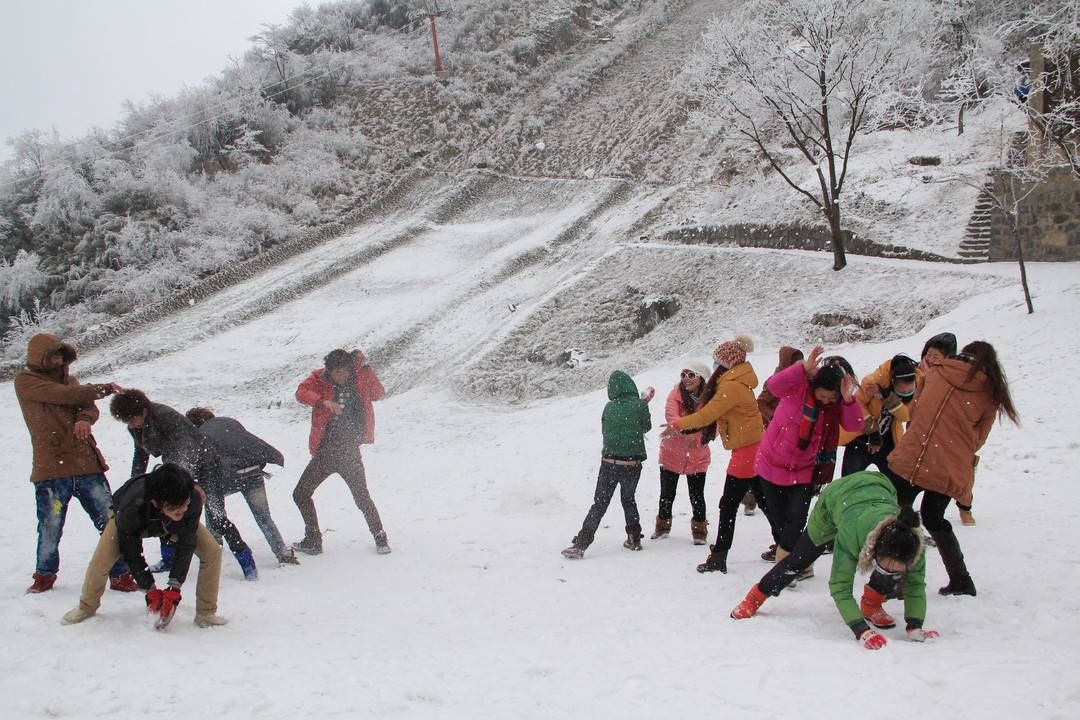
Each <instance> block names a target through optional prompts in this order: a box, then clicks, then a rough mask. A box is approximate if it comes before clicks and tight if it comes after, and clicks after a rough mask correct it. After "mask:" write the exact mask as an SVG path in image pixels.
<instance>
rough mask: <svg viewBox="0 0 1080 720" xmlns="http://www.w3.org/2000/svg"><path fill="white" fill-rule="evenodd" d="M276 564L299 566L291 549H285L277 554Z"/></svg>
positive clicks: (294, 552)
mask: <svg viewBox="0 0 1080 720" xmlns="http://www.w3.org/2000/svg"><path fill="white" fill-rule="evenodd" d="M277 561H278V564H280V565H299V564H300V561H299V560H298V559H297V558H296V551H295V550H293V549H292V548H286V549H284V550H282V551H281V552H280V553H278V556H277Z"/></svg>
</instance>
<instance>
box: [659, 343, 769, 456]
mask: <svg viewBox="0 0 1080 720" xmlns="http://www.w3.org/2000/svg"><path fill="white" fill-rule="evenodd" d="M757 386H758V377H757V373H755V372H754V367H753V366H752V365H751V364H750V363H748V362H744V363H740V364H739V365H736V366H735V367H733V368H731V369H730V370H728V371H727V372H726V373H724V374H723V375H721V376H720V378H719V380H718V381H717V383H716V393H715V394H714V395H713V396H712V398H711V399H710V400H709V402H707V403H705V406H704V407H703V408H701V409H700V410H698V411H697V412H696V413H693V414H692V415H687V416H686V417H684V418H680V419H679V420H678V422H677V423H676V425H677V426H678V427H679V429H680V430H693V429H696V428H701V427H707V426H709V425H711V424H712V423H716V436H717V437H718V438H720V441H721V442H722V443H723V444H724V447H725V448H726V449H728V450H737V449H738V448H741V447H746V446H747V445H753V444H754V443H756V442H758V441H759V440H761V435H762V421H761V411H760V410H758V403H757V400H756V399H755V398H754V388H756V387H757Z"/></svg>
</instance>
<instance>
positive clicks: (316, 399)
mask: <svg viewBox="0 0 1080 720" xmlns="http://www.w3.org/2000/svg"><path fill="white" fill-rule="evenodd" d="M325 374H326V370H325V369H319V370H316V371H315V372H313V373H311V375H308V377H307V379H306V380H304V382H302V383H300V386H299V387H298V388H296V399H297V401H299V402H300V403H301V404H302V405H310V406H311V435H310V436H309V438H308V450H310V451H311V454H312V455H314V454H315V451H316V450H318V449H319V443H321V442H322V439H323V435H324V434H325V433H326V426H327V425H329V424H330V418H332V417H334V413H333V412H332V411H331V410H330V409H329V408H327V407H325V406H324V405H323V404H322V401H323V400H333V399H334V385H333V383H331V382H330V380H329V378H328V379H326V380H324V379H323V376H324V375H325ZM353 376H354V377H355V382H356V393H357V394H358V395H359V396H360V399H361V402H363V404H364V436H363V437H362V438H360V444H361V445H370V444H372V443H373V442H375V406H374V405H372V403H373V402H375V401H376V400H382V399H383V397H385V395H386V390H385V388H383V386H382V383H381V382H379V378H378V377H376V375H375V371H374V370H372V369H371V367H370V366H368V365H360V364H359V363H357V364H356V365H355V366H354V367H353Z"/></svg>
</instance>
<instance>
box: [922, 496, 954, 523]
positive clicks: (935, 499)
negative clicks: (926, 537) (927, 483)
mask: <svg viewBox="0 0 1080 720" xmlns="http://www.w3.org/2000/svg"><path fill="white" fill-rule="evenodd" d="M950 502H952V498H951V497H949V496H948V495H942V494H941V493H939V492H934V491H933V490H926V491H924V492H923V499H922V506H921V507H920V508H919V514H920V515H921V516H922V523H923V527H925V528H926V530H927V532H931V533H933V532H950V531H952V524H951V523H950V522H949V521H948V520H946V519H945V510H946V508H948V507H949V503H950Z"/></svg>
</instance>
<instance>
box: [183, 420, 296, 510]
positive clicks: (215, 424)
mask: <svg viewBox="0 0 1080 720" xmlns="http://www.w3.org/2000/svg"><path fill="white" fill-rule="evenodd" d="M199 431H200V432H201V433H202V434H203V435H205V436H206V437H208V438H210V440H211V441H212V442H213V443H214V445H216V446H217V449H218V454H219V455H220V456H221V465H222V481H221V488H222V492H223V493H224V494H225V495H229V494H230V493H234V492H239V491H241V490H246V489H248V488H249V487H252V486H253V485H254V484H257V483H258V482H261V481H262V479H263V467H265V466H266V465H279V466H281V467H284V466H285V456H284V455H282V454H281V451H279V450H278V449H277V448H275V447H274V446H273V445H271V444H270V443H268V442H266V441H265V440H263V439H262V438H260V437H257V436H255V435H252V434H251V433H250V432H248V430H247V428H245V427H244V426H243V425H242V424H241V423H240V421H239V420H234V419H233V418H230V417H222V416H220V415H218V416H216V417H212V418H210V419H209V420H207V421H206V422H204V423H203V424H202V425H200V426H199Z"/></svg>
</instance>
